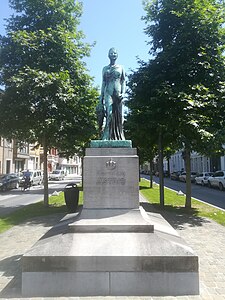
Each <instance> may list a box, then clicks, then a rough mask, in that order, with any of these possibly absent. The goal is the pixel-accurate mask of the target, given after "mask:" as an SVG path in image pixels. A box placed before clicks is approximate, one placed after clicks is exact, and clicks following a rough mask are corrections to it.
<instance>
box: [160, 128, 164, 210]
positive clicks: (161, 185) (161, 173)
mask: <svg viewBox="0 0 225 300" xmlns="http://www.w3.org/2000/svg"><path fill="white" fill-rule="evenodd" d="M159 193H160V206H161V208H164V177H163V147H162V134H161V132H160V133H159Z"/></svg>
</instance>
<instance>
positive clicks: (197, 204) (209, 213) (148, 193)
mask: <svg viewBox="0 0 225 300" xmlns="http://www.w3.org/2000/svg"><path fill="white" fill-rule="evenodd" d="M140 191H141V194H142V195H143V196H144V197H145V198H146V199H147V200H148V201H149V203H150V204H152V205H153V206H154V208H155V209H156V210H157V211H160V210H161V208H160V203H159V185H158V184H154V185H153V188H150V187H149V181H148V180H145V179H142V180H141V182H140ZM164 199H165V207H164V210H165V211H170V212H174V213H183V214H189V215H193V216H197V217H206V218H209V219H212V220H214V221H216V222H217V223H219V224H221V225H223V226H225V212H224V211H223V210H221V209H217V208H215V207H213V206H211V205H208V204H205V203H203V202H201V201H198V200H195V199H193V198H192V208H191V209H190V210H187V209H186V208H185V207H184V206H185V196H183V195H178V194H177V192H175V191H172V190H170V189H168V188H165V189H164Z"/></svg>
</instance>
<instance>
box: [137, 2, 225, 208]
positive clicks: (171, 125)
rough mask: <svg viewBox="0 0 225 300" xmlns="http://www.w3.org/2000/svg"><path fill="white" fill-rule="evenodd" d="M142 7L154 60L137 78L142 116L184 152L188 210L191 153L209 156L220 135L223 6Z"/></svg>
mask: <svg viewBox="0 0 225 300" xmlns="http://www.w3.org/2000/svg"><path fill="white" fill-rule="evenodd" d="M144 8H145V11H146V16H145V17H143V19H144V20H145V22H146V28H145V33H146V34H147V35H148V36H149V38H150V42H149V45H150V53H151V54H152V56H153V59H152V60H151V61H149V63H147V64H146V65H145V66H144V68H145V71H144V75H145V76H144V77H143V78H140V79H139V81H142V82H146V84H145V86H144V88H145V92H142V98H145V103H146V105H145V108H144V109H145V111H144V109H143V107H144V106H143V104H142V106H141V111H143V113H144V114H146V110H150V111H151V116H152V117H153V119H152V120H154V121H155V120H157V119H158V120H159V119H160V120H159V121H157V123H158V124H159V125H160V126H159V128H161V130H163V132H169V133H170V134H172V136H173V138H174V140H175V142H176V144H178V145H182V146H183V147H184V149H185V158H186V159H185V162H186V171H187V173H188V174H187V188H186V204H185V206H186V207H187V208H190V207H191V182H190V152H191V150H196V151H199V152H201V153H203V152H205V151H206V149H208V147H207V146H206V145H208V142H209V141H210V140H211V139H214V137H215V135H217V133H218V132H221V130H220V129H221V124H222V122H219V121H215V120H216V119H217V116H218V114H219V113H220V114H221V107H223V106H224V105H223V102H224V101H223V91H222V90H223V89H222V88H221V86H222V83H223V82H224V78H225V76H224V56H223V51H224V38H225V35H224V27H223V24H224V12H225V10H224V2H223V1H217V0H204V1H202V0H201V1H200V0H159V1H153V0H152V1H145V2H144ZM138 72H139V73H140V70H138ZM141 72H142V73H143V71H142V70H141ZM221 82H222V83H221ZM139 89H140V87H139ZM144 93H145V94H146V95H144ZM143 101H144V100H143V99H142V103H143ZM162 119H163V120H164V121H162ZM219 119H220V118H219ZM171 129H172V132H171ZM221 136H222V135H221V134H220V137H221ZM216 144H217V145H219V143H216ZM214 145H215V144H214ZM219 147H221V144H220V145H219Z"/></svg>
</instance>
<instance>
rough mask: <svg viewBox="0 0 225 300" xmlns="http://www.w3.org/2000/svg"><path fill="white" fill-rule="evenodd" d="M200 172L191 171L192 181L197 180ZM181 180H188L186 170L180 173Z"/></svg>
mask: <svg viewBox="0 0 225 300" xmlns="http://www.w3.org/2000/svg"><path fill="white" fill-rule="evenodd" d="M197 175H198V174H197V173H196V172H191V182H195V177H196V176H197ZM179 180H180V181H182V182H186V172H182V173H181V174H180V175H179Z"/></svg>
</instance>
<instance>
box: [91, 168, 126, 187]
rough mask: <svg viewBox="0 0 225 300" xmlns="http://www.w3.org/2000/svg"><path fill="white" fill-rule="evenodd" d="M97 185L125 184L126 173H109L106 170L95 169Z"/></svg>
mask: <svg viewBox="0 0 225 300" xmlns="http://www.w3.org/2000/svg"><path fill="white" fill-rule="evenodd" d="M96 184H97V185H114V186H120V185H125V184H126V173H125V172H123V171H122V172H116V173H113V174H109V173H108V172H103V171H97V180H96Z"/></svg>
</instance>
